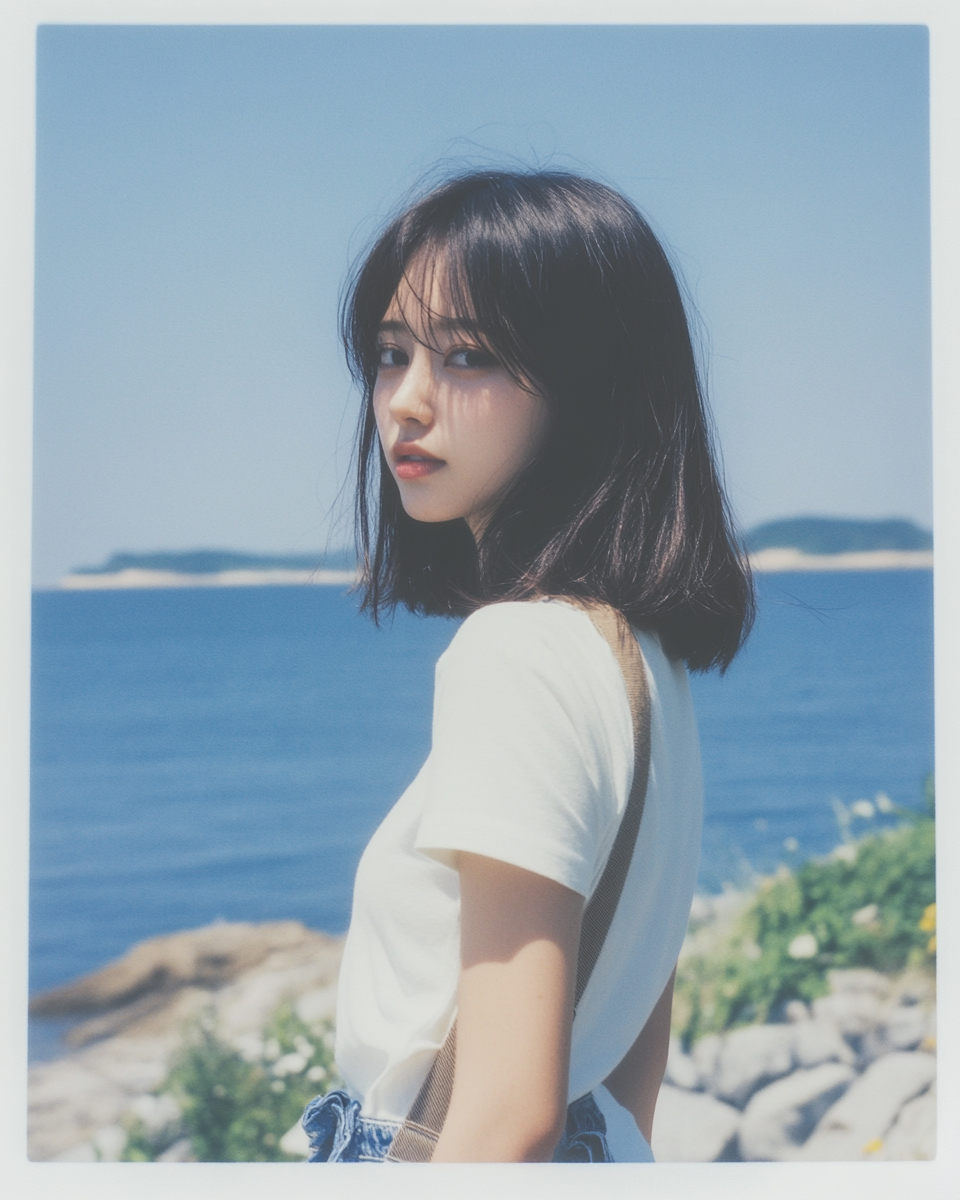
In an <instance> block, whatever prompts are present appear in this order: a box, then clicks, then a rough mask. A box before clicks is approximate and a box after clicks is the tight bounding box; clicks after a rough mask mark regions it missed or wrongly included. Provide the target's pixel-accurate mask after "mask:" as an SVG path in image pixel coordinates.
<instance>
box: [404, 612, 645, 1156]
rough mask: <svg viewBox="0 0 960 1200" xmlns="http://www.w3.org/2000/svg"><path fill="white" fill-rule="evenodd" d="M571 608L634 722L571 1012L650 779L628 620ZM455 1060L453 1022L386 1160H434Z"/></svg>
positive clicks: (585, 924)
mask: <svg viewBox="0 0 960 1200" xmlns="http://www.w3.org/2000/svg"><path fill="white" fill-rule="evenodd" d="M564 599H567V598H566V597H564ZM573 603H576V604H577V606H578V607H580V608H583V609H584V610H585V611H586V612H587V615H588V616H589V617H590V619H591V621H593V623H594V625H595V626H596V627H597V629H598V630H599V631H600V633H601V634H602V635H603V637H604V639H605V640H606V642H607V644H608V645H609V646H610V649H611V650H612V651H613V653H614V656H615V657H616V660H617V662H618V663H619V664H620V670H621V671H622V672H623V679H624V682H625V684H626V687H627V697H628V699H629V701H630V714H631V716H632V718H633V750H634V769H633V786H632V787H631V789H630V795H629V797H628V799H627V806H626V808H625V809H624V813H623V817H622V818H621V820H620V828H619V829H618V830H617V836H616V838H615V839H614V843H613V848H612V850H611V851H610V857H609V858H608V859H607V865H606V866H605V867H604V869H603V874H602V875H601V876H600V882H599V883H598V884H597V886H596V889H595V890H594V893H593V895H592V896H591V897H590V900H589V902H588V904H587V906H586V908H585V909H584V913H583V921H582V923H581V926H580V946H579V950H578V954H577V985H576V992H575V999H574V1011H576V1006H577V1005H578V1004H579V1003H580V999H581V997H582V996H583V993H584V991H585V990H586V987H587V983H588V982H589V980H590V976H591V974H592V972H593V968H594V966H595V965H596V962H597V959H598V958H599V957H600V951H601V950H602V949H603V943H604V942H605V941H606V937H607V933H608V932H609V929H610V925H611V924H612V922H613V915H614V913H615V912H616V911H617V904H618V903H619V900H620V894H621V893H622V891H623V885H624V883H625V881H626V878H627V872H628V871H629V869H630V860H631V858H632V857H633V848H634V846H635V845H636V841H637V832H638V830H639V829H640V818H641V817H642V816H643V806H644V802H645V800H646V797H647V777H648V775H649V774H650V693H649V689H648V687H647V676H646V668H645V666H644V662H643V655H642V654H641V653H640V647H639V646H638V645H637V639H636V637H635V636H634V634H633V631H632V629H631V628H630V625H629V623H628V622H627V619H626V618H625V617H624V616H623V615H622V614H621V613H618V612H617V611H616V609H614V608H611V607H610V606H609V605H605V604H585V603H583V602H582V601H573ZM456 1058H457V1024H456V1021H454V1023H453V1026H452V1028H451V1029H450V1032H449V1033H448V1034H447V1037H446V1039H445V1041H444V1043H443V1045H442V1046H441V1047H440V1050H439V1052H438V1054H437V1057H436V1059H435V1060H434V1063H433V1066H432V1067H431V1068H430V1072H429V1074H428V1075H427V1078H426V1079H425V1080H424V1082H423V1086H422V1087H421V1088H420V1091H419V1092H418V1093H417V1098H416V1100H414V1102H413V1104H412V1105H411V1108H410V1111H409V1113H408V1114H407V1117H406V1120H405V1121H404V1122H403V1124H402V1125H401V1127H400V1129H399V1130H398V1131H397V1135H396V1137H395V1138H394V1139H393V1142H392V1144H391V1146H390V1150H389V1152H388V1153H387V1159H388V1160H389V1161H391V1162H429V1161H430V1159H431V1158H432V1157H433V1148H434V1146H435V1145H436V1143H437V1139H438V1138H439V1136H440V1130H441V1129H442V1128H443V1123H444V1121H445V1120H446V1117H447V1109H448V1108H449V1106H450V1096H451V1094H452V1092H453V1076H454V1071H455V1068H456Z"/></svg>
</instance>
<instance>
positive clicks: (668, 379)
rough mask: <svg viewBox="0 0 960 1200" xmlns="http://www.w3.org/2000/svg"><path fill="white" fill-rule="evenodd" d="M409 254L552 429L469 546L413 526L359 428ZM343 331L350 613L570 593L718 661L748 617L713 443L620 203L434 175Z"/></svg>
mask: <svg viewBox="0 0 960 1200" xmlns="http://www.w3.org/2000/svg"><path fill="white" fill-rule="evenodd" d="M418 255H422V256H423V257H421V258H420V260H419V264H418V268H417V271H418V272H420V271H421V268H422V266H423V264H427V268H426V269H427V270H428V271H432V270H434V269H439V270H441V271H442V272H443V279H444V284H445V288H446V293H447V296H448V300H449V304H450V305H451V308H452V310H453V311H452V312H451V313H447V314H437V313H433V314H431V313H430V312H429V311H427V310H426V304H425V301H424V300H423V296H424V295H429V288H426V289H421V291H420V292H419V293H418V296H419V298H420V302H421V304H423V305H424V321H425V326H426V328H427V329H428V330H429V328H430V324H429V322H430V318H431V316H432V317H434V318H436V317H437V316H439V315H446V316H455V317H457V318H458V319H460V320H461V321H463V322H464V323H465V324H466V326H467V327H468V329H469V330H470V332H471V333H472V334H473V336H475V337H476V338H477V339H478V342H479V343H480V344H481V345H483V346H484V347H485V348H486V349H487V350H488V351H489V352H490V353H491V354H492V355H493V356H494V357H495V358H496V359H497V360H498V361H499V362H500V363H501V364H502V366H503V367H504V368H505V369H506V370H507V371H508V372H510V374H511V375H512V376H513V377H514V379H515V380H517V381H518V382H519V383H521V384H522V385H523V386H527V387H529V386H532V387H534V388H535V389H536V390H537V391H539V392H540V393H541V394H542V395H543V396H544V397H545V398H546V399H547V402H548V404H549V405H550V409H551V420H550V426H549V431H548V433H547V436H546V440H545V443H544V445H543V447H542V449H541V451H540V453H539V454H538V456H537V458H536V460H535V461H534V462H533V463H532V464H531V465H530V467H528V468H527V470H526V471H525V472H524V473H523V474H522V475H521V477H520V478H519V479H518V480H517V481H516V482H515V483H514V484H513V486H512V487H511V488H510V489H509V491H508V492H507V493H506V494H505V495H504V496H503V497H502V498H501V501H500V503H499V505H498V507H497V509H496V511H495V512H494V514H493V515H492V517H491V519H490V520H489V522H488V523H487V526H486V528H485V529H484V531H483V533H482V535H481V537H480V540H479V543H478V544H475V543H474V539H473V536H472V535H471V533H470V531H469V529H468V528H467V525H466V522H464V521H462V520H456V521H446V522H438V523H426V522H420V521H415V520H413V519H412V518H411V517H409V516H408V515H407V514H406V513H405V512H404V510H403V506H402V504H401V502H400V493H399V490H398V488H397V485H396V482H395V481H394V479H393V476H392V475H391V474H390V470H389V468H388V467H387V464H386V461H385V459H384V457H383V454H382V451H381V449H380V443H379V438H378V436H377V427H376V422H375V419H374V414H373V404H372V398H373V390H374V384H375V382H376V377H377V366H378V358H379V356H378V349H377V339H378V333H379V326H380V323H381V321H382V320H383V316H384V313H385V312H386V310H387V308H388V306H389V304H390V302H391V300H392V298H393V296H394V293H395V292H396V290H397V287H398V285H399V284H400V282H401V280H403V279H404V278H406V279H407V281H408V283H410V284H411V286H413V281H411V279H410V275H409V272H410V268H411V264H412V261H413V259H414V258H415V257H416V256H418ZM341 329H342V336H343V339H344V344H345V347H346V351H347V357H348V361H349V364H350V368H351V371H352V372H353V375H354V378H355V379H356V380H357V382H358V384H359V385H360V386H361V387H362V389H363V394H364V406H363V413H362V416H361V420H360V430H359V438H358V491H357V540H358V543H359V550H360V555H361V563H362V572H363V573H362V582H361V588H362V592H363V607H364V609H365V610H366V611H368V612H370V613H371V614H372V615H373V617H374V619H375V620H376V619H377V618H378V616H379V615H380V614H381V613H382V612H383V611H384V610H389V609H392V608H393V607H395V606H396V605H398V604H402V605H405V606H406V607H407V608H409V609H410V610H412V611H414V612H419V613H429V614H443V615H448V616H457V615H464V614H467V613H470V612H472V611H473V610H474V609H476V608H478V607H479V606H481V605H483V604H488V603H491V602H494V601H500V600H519V599H532V598H535V597H538V596H573V597H580V598H583V599H594V600H601V601H604V602H606V603H609V604H612V605H613V606H614V607H615V608H617V609H619V610H620V611H621V612H623V613H624V614H625V615H626V616H627V617H628V618H629V620H630V621H631V622H632V623H633V624H634V625H637V626H640V627H642V628H647V629H651V630H656V631H657V632H658V633H659V634H660V637H661V640H662V643H663V646H664V649H665V651H666V652H667V653H668V654H669V655H671V657H674V658H682V659H685V660H686V661H687V663H688V664H689V666H690V667H691V668H692V669H694V670H707V669H709V668H711V667H720V668H721V669H723V668H725V667H726V666H728V665H729V663H730V661H731V660H732V659H733V657H734V655H735V654H736V653H737V651H738V650H739V648H740V646H741V645H742V643H743V640H744V638H745V637H746V634H747V632H748V630H749V627H750V624H751V622H752V619H753V613H754V596H753V584H752V580H751V577H750V572H749V567H748V566H747V565H746V564H745V562H744V559H743V557H742V555H741V553H740V552H739V549H738V546H737V543H736V539H735V537H734V536H733V532H732V525H731V520H730V516H729V512H728V507H727V503H726V500H725V498H724V494H723V490H722V487H721V484H720V480H719V478H718V472H717V469H716V467H715V464H714V460H713V455H712V453H711V447H710V434H709V430H708V423H707V416H706V411H705V405H704V398H703V391H702V388H701V385H700V380H699V377H698V372H697V364H696V360H695V356H694V352H693V347H692V345H691V339H690V332H689V329H688V326H687V318H686V314H685V312H684V306H683V301H682V299H681V295H680V291H679V288H678V286H677V281H676V279H675V277H674V274H673V271H672V270H671V267H670V263H669V262H668V260H667V257H666V255H665V254H664V251H663V249H662V247H661V246H660V243H659V242H658V241H657V239H656V237H655V236H654V234H653V232H652V230H651V229H650V227H649V225H648V224H647V222H646V221H645V220H644V219H643V217H642V216H641V215H640V213H639V212H638V211H637V209H636V208H635V207H634V206H633V205H632V204H631V203H630V202H629V201H628V200H626V199H625V198H624V197H623V196H621V195H620V194H619V193H617V192H616V191H614V190H613V189H611V188H609V187H606V186H604V185H602V184H599V183H596V182H594V181H592V180H589V179H584V178H582V177H580V176H577V175H574V174H569V173H566V172H560V171H530V172H525V171H480V172H474V173H470V174H466V175H461V176H457V177H455V178H452V179H449V180H448V181H447V182H445V183H443V184H442V185H441V186H439V187H437V188H435V189H434V190H432V191H430V192H429V193H428V194H427V195H425V196H423V197H422V198H421V199H420V200H418V201H417V202H416V203H414V204H413V205H412V206H410V207H409V208H408V209H407V210H406V211H405V212H403V213H402V214H401V215H400V216H399V217H397V218H396V219H395V220H394V221H392V222H391V223H390V225H389V226H388V227H387V228H386V230H385V231H384V232H383V233H382V234H381V235H380V237H379V238H378V239H377V241H376V243H375V244H374V246H373V248H372V250H370V252H369V253H368V254H367V255H366V257H365V258H364V260H363V261H362V263H361V264H360V266H359V268H358V269H357V270H356V272H355V274H354V276H353V278H352V279H351V281H350V285H349V287H348V290H347V293H346V296H345V300H344V304H343V307H342V312H341Z"/></svg>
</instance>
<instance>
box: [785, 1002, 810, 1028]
mask: <svg viewBox="0 0 960 1200" xmlns="http://www.w3.org/2000/svg"><path fill="white" fill-rule="evenodd" d="M783 1015H784V1018H785V1019H786V1020H787V1021H789V1022H791V1024H795V1023H796V1022H798V1021H806V1020H808V1019H809V1017H810V1009H809V1007H808V1005H806V1004H804V1002H803V1001H802V1000H788V1001H787V1003H786V1004H785V1005H784V1006H783Z"/></svg>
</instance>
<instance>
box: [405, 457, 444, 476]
mask: <svg viewBox="0 0 960 1200" xmlns="http://www.w3.org/2000/svg"><path fill="white" fill-rule="evenodd" d="M443 465H444V463H443V459H442V458H431V457H429V456H428V455H426V454H398V455H396V466H395V467H394V472H395V474H396V476H397V478H398V479H422V478H423V477H424V476H425V475H432V474H433V473H434V471H439V469H440V468H441V467H442V466H443Z"/></svg>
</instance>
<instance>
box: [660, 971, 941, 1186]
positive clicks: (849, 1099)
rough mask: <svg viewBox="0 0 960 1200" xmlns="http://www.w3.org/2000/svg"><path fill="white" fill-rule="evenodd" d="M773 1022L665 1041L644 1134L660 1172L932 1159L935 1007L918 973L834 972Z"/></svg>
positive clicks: (925, 980)
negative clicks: (688, 1165)
mask: <svg viewBox="0 0 960 1200" xmlns="http://www.w3.org/2000/svg"><path fill="white" fill-rule="evenodd" d="M830 985H831V990H830V992H829V993H828V994H827V995H826V996H821V997H820V998H819V999H817V1000H814V1002H813V1004H812V1006H807V1005H806V1004H804V1003H803V1001H801V1000H794V1001H791V1002H790V1003H789V1004H788V1005H787V1006H786V1009H785V1012H784V1017H785V1019H784V1021H783V1022H782V1023H778V1024H768V1025H752V1026H746V1027H744V1028H741V1029H736V1030H733V1031H732V1032H730V1033H727V1034H725V1035H722V1036H720V1035H709V1036H707V1037H705V1038H702V1039H701V1040H700V1041H699V1042H697V1043H696V1045H695V1046H693V1047H692V1051H691V1053H690V1054H684V1053H683V1050H682V1048H681V1046H680V1044H679V1042H678V1041H677V1040H676V1039H673V1040H672V1042H671V1046H670V1057H669V1059H668V1063H667V1072H666V1077H665V1079H664V1084H663V1087H662V1089H661V1091H660V1098H659V1100H658V1102H657V1114H656V1119H655V1121H654V1127H653V1148H654V1153H655V1154H656V1155H657V1158H658V1159H659V1160H661V1161H668V1162H770V1161H773V1162H782V1161H794V1160H805V1161H813V1162H823V1161H840V1160H843V1161H851V1160H870V1159H888V1160H889V1159H897V1160H904V1159H907V1160H911V1159H932V1158H934V1157H935V1155H936V1056H935V1049H936V1005H935V1000H934V992H933V984H932V981H931V980H929V979H928V978H926V977H925V976H922V975H920V974H915V975H905V976H902V977H900V978H899V979H889V978H887V977H886V976H884V975H881V974H880V973H879V972H876V971H869V970H849V971H834V972H831V975H830Z"/></svg>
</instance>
